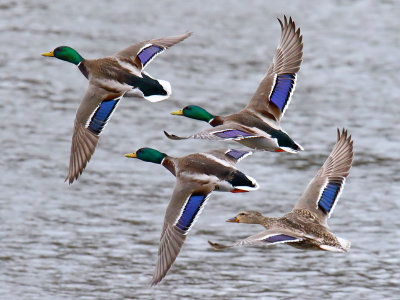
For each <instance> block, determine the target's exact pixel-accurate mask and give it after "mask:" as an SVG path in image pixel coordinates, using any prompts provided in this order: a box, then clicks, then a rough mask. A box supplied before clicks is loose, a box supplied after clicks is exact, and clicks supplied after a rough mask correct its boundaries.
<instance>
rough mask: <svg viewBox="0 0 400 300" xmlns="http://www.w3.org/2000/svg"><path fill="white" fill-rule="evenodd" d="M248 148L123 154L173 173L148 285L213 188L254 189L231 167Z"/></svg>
mask: <svg viewBox="0 0 400 300" xmlns="http://www.w3.org/2000/svg"><path fill="white" fill-rule="evenodd" d="M251 153H252V152H249V151H240V150H233V149H231V150H228V151H216V150H214V151H210V152H207V153H195V154H190V155H187V156H184V157H180V158H177V157H172V156H168V155H167V154H165V153H161V152H160V151H158V150H155V149H152V148H141V149H139V150H137V151H136V152H134V153H130V154H125V156H126V157H131V158H138V159H140V160H143V161H147V162H152V163H156V164H161V165H163V166H164V167H165V168H166V169H167V170H169V171H170V172H171V173H172V174H173V175H174V176H175V177H176V184H175V188H174V191H173V193H172V197H171V200H170V202H169V204H168V207H167V210H166V212H165V218H164V226H163V229H162V233H161V240H160V246H159V249H158V259H157V265H156V270H155V273H154V276H153V279H152V281H151V285H156V284H158V283H159V282H160V281H161V280H162V279H163V278H164V277H165V275H166V274H167V272H168V270H169V269H170V268H171V266H172V264H173V263H174V261H175V260H176V258H177V256H178V254H179V252H180V250H181V248H182V245H183V243H184V242H185V239H186V236H187V234H188V233H189V231H190V229H191V228H192V226H193V225H194V223H195V222H196V219H197V218H198V216H199V215H200V213H201V211H202V210H203V208H204V206H205V204H206V202H207V200H208V198H209V196H210V194H211V193H212V192H213V191H222V192H232V193H241V192H249V191H253V190H256V189H258V184H257V182H256V181H255V180H254V179H253V178H251V177H250V176H247V175H245V174H244V173H242V172H241V171H239V170H238V169H236V168H235V167H234V165H235V164H236V162H238V161H239V160H241V159H243V158H244V157H246V156H248V155H250V154H251Z"/></svg>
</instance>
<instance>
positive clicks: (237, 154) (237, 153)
mask: <svg viewBox="0 0 400 300" xmlns="http://www.w3.org/2000/svg"><path fill="white" fill-rule="evenodd" d="M248 153H249V152H248V151H240V150H235V149H232V150H230V151H228V152H227V153H226V155H228V156H230V157H233V158H234V159H239V158H241V157H243V156H245V155H246V154H248Z"/></svg>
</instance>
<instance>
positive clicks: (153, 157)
mask: <svg viewBox="0 0 400 300" xmlns="http://www.w3.org/2000/svg"><path fill="white" fill-rule="evenodd" d="M125 156H126V157H130V158H138V159H140V160H143V161H148V162H152V163H155V164H161V163H162V161H163V159H164V158H165V157H166V156H167V154H165V153H162V152H160V151H158V150H156V149H153V148H140V149H139V150H137V151H136V152H134V153H128V154H125Z"/></svg>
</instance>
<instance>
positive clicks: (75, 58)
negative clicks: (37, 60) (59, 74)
mask: <svg viewBox="0 0 400 300" xmlns="http://www.w3.org/2000/svg"><path fill="white" fill-rule="evenodd" d="M42 56H49V57H56V58H58V59H61V60H65V61H68V62H70V63H73V64H75V65H78V64H79V63H80V62H81V61H82V60H83V57H82V56H80V55H79V53H78V52H77V51H76V50H75V49H72V48H71V47H68V46H60V47H57V48H56V49H54V50H53V51H50V52H45V53H42Z"/></svg>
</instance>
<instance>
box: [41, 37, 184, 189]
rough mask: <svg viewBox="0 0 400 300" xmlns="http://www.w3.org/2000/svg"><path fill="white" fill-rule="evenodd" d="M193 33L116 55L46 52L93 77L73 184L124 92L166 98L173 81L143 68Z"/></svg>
mask: <svg viewBox="0 0 400 300" xmlns="http://www.w3.org/2000/svg"><path fill="white" fill-rule="evenodd" d="M190 35H191V33H186V34H182V35H178V36H172V37H166V38H160V39H155V40H149V41H143V42H140V43H137V44H134V45H131V46H129V47H127V48H125V49H123V50H122V51H119V52H117V53H115V54H114V55H112V56H109V57H105V58H100V59H84V58H83V57H82V56H81V55H80V54H79V53H78V52H77V51H76V50H74V49H72V48H71V47H67V46H60V47H57V48H55V49H54V50H53V51H50V52H47V53H42V55H43V56H49V57H56V58H58V59H61V60H65V61H68V62H70V63H73V64H75V65H77V66H78V68H79V70H80V71H81V72H82V74H83V75H84V76H85V77H86V78H88V79H89V87H88V89H87V91H86V94H85V96H84V97H83V99H82V101H81V104H80V105H79V107H78V110H77V112H76V118H75V123H74V133H73V136H72V145H71V156H70V163H69V171H68V175H67V177H66V179H65V180H68V181H69V183H70V184H71V183H72V182H73V181H74V180H75V179H77V178H78V177H79V175H80V174H82V172H83V170H84V169H85V167H86V164H87V163H88V161H89V160H90V158H91V156H92V154H93V153H94V151H95V148H96V146H97V142H98V140H99V136H100V134H101V132H102V130H103V128H104V127H105V126H106V124H107V121H108V120H109V118H110V117H111V114H112V113H113V111H114V110H115V108H116V107H117V105H118V102H119V101H120V100H121V98H122V97H123V96H124V94H125V93H126V92H127V91H129V90H131V89H137V90H139V91H141V92H142V93H143V97H144V98H145V99H146V100H149V101H151V102H156V101H161V100H165V99H167V98H168V97H169V95H170V94H171V85H170V84H169V82H167V81H164V80H157V79H154V78H152V77H150V75H148V74H147V73H145V72H144V71H143V69H144V68H145V67H146V66H147V64H148V63H150V62H151V61H152V60H153V59H154V58H155V57H156V56H157V55H158V54H160V53H162V52H163V51H164V50H166V49H167V48H169V47H171V46H173V45H175V44H176V43H179V42H181V41H182V40H184V39H186V38H187V37H189V36H190Z"/></svg>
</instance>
